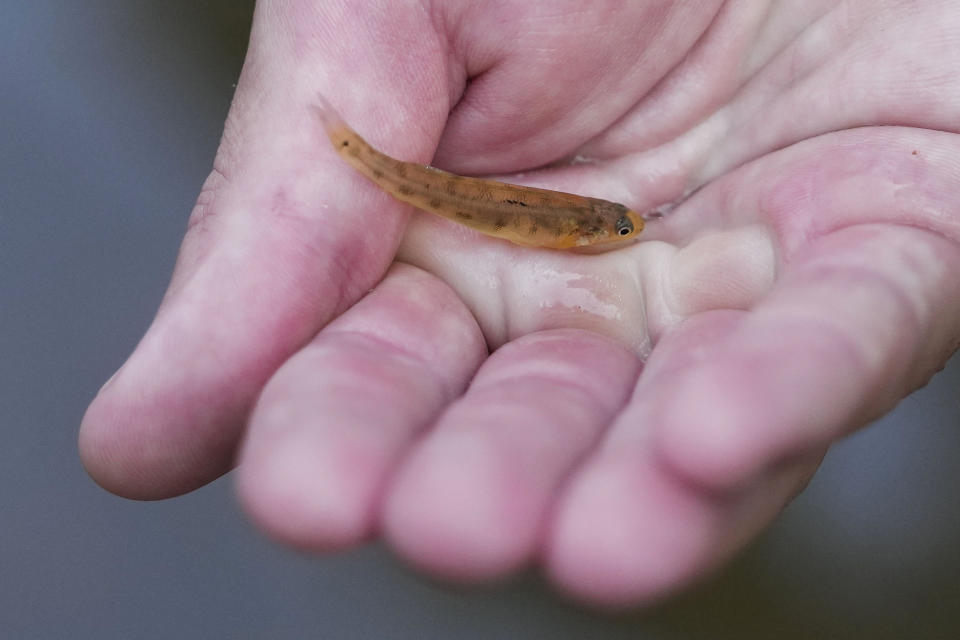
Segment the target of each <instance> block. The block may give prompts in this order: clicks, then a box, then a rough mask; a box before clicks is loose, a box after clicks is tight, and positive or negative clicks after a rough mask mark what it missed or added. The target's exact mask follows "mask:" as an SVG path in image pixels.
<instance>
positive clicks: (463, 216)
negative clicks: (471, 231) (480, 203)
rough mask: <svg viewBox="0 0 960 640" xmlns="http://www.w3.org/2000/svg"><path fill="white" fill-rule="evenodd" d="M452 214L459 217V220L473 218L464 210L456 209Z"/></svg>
mask: <svg viewBox="0 0 960 640" xmlns="http://www.w3.org/2000/svg"><path fill="white" fill-rule="evenodd" d="M453 215H455V216H456V217H458V218H460V219H461V220H473V215H471V214H469V213H467V212H466V211H457V212H456V213H455V214H453Z"/></svg>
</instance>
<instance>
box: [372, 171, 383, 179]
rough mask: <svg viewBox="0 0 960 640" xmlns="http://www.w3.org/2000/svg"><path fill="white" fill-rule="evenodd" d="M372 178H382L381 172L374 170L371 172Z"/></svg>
mask: <svg viewBox="0 0 960 640" xmlns="http://www.w3.org/2000/svg"><path fill="white" fill-rule="evenodd" d="M373 177H374V178H377V179H380V178H382V177H383V171H380V169H374V170H373Z"/></svg>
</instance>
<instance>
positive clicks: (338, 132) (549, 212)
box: [316, 97, 643, 249]
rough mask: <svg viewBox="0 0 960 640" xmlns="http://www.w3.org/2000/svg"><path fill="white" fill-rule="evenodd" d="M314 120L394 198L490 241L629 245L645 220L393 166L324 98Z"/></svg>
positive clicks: (577, 199)
mask: <svg viewBox="0 0 960 640" xmlns="http://www.w3.org/2000/svg"><path fill="white" fill-rule="evenodd" d="M316 111H317V114H318V115H319V117H320V120H321V121H322V122H323V126H324V128H325V130H326V132H327V135H328V136H329V137H330V142H331V143H332V144H333V147H334V149H336V151H337V153H339V154H340V156H341V157H342V158H343V159H344V160H345V161H346V162H347V163H348V164H349V165H350V166H352V167H353V168H354V169H356V170H357V171H359V172H360V173H362V174H363V175H364V176H366V177H367V178H369V179H370V180H371V181H372V182H373V183H374V184H376V185H377V186H378V187H380V188H381V189H383V190H384V191H386V192H387V193H389V194H390V195H391V196H393V197H394V198H396V199H397V200H400V201H402V202H406V203H409V204H412V205H413V206H415V207H417V208H418V209H423V210H424V211H429V212H430V213H434V214H436V215H438V216H442V217H444V218H447V219H448V220H453V221H454V222H458V223H460V224H462V225H466V226H468V227H470V228H473V229H476V230H477V231H480V232H481V233H485V234H487V235H489V236H493V237H495V238H503V239H505V240H509V241H511V242H514V243H516V244H519V245H523V246H527V247H545V248H549V249H569V248H572V247H587V246H591V245H597V244H602V243H608V242H615V241H622V240H628V239H630V238H632V237H634V236H636V235H637V234H638V233H640V232H641V231H642V230H643V219H642V218H641V217H640V216H639V215H638V214H637V212H635V211H633V210H631V209H628V208H627V207H625V206H623V205H622V204H618V203H616V202H610V201H608V200H601V199H599V198H587V197H585V196H578V195H575V194H572V193H563V192H561V191H549V190H547V189H537V188H534V187H523V186H520V185H514V184H507V183H505V182H496V181H494V180H483V179H481V178H468V177H464V176H458V175H454V174H452V173H447V172H446V171H441V170H440V169H435V168H434V167H430V166H426V165H422V164H416V163H413V162H403V161H401V160H395V159H393V158H391V157H390V156H388V155H386V154H384V153H381V152H379V151H377V150H376V149H374V148H373V147H371V146H370V145H369V144H368V143H367V142H366V141H365V140H364V139H363V138H361V137H360V136H359V135H358V134H357V132H356V131H354V130H353V129H351V128H350V127H349V126H348V125H347V123H346V122H344V121H343V118H341V117H340V114H339V113H337V111H336V110H335V109H334V108H333V106H331V105H330V103H329V102H327V101H326V99H324V98H322V97H320V98H319V101H318V103H317V105H316Z"/></svg>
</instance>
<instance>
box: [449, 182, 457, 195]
mask: <svg viewBox="0 0 960 640" xmlns="http://www.w3.org/2000/svg"><path fill="white" fill-rule="evenodd" d="M446 188H447V193H449V194H452V195H456V193H457V179H456V178H451V179H449V180H447V182H446Z"/></svg>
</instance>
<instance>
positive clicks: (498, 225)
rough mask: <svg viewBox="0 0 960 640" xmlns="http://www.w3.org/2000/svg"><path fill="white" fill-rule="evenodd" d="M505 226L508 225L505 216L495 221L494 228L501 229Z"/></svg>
mask: <svg viewBox="0 0 960 640" xmlns="http://www.w3.org/2000/svg"><path fill="white" fill-rule="evenodd" d="M505 226H507V221H506V220H504V219H503V218H497V221H496V222H494V223H493V228H494V229H495V230H497V231H500V230H501V229H503V228H504V227H505Z"/></svg>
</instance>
